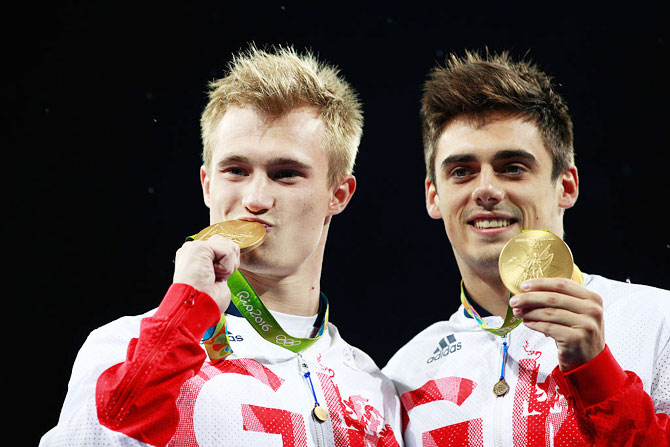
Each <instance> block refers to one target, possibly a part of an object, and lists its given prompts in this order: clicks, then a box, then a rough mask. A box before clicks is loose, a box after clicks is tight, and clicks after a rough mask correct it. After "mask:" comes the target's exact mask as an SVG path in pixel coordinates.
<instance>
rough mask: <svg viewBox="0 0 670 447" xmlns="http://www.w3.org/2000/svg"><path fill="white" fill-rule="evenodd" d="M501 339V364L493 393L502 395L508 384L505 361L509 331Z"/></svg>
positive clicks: (498, 395) (505, 392)
mask: <svg viewBox="0 0 670 447" xmlns="http://www.w3.org/2000/svg"><path fill="white" fill-rule="evenodd" d="M501 340H502V350H503V352H502V362H501V363H502V365H501V366H500V378H499V379H498V381H497V382H496V384H495V385H493V394H495V395H496V396H497V397H503V396H504V395H505V394H507V392H508V391H509V385H508V384H507V382H506V381H505V363H506V362H507V350H508V349H509V344H508V343H509V333H507V334H505V335H504V336H502V337H501Z"/></svg>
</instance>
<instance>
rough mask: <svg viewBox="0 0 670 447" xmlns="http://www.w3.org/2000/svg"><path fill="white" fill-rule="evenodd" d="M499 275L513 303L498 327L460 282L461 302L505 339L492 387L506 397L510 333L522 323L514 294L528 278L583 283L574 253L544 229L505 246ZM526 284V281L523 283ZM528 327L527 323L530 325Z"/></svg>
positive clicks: (524, 234) (499, 266)
mask: <svg viewBox="0 0 670 447" xmlns="http://www.w3.org/2000/svg"><path fill="white" fill-rule="evenodd" d="M498 270H499V272H500V278H501V280H502V282H503V284H505V286H506V287H507V288H508V289H509V291H510V299H511V300H512V301H510V305H508V307H507V313H506V316H505V320H504V322H503V324H502V326H500V327H499V328H491V327H489V326H488V325H487V324H486V323H484V322H483V321H482V319H481V317H480V316H479V315H478V314H477V312H476V311H475V310H474V308H473V307H472V306H471V305H470V303H469V302H467V299H466V298H465V294H464V293H463V290H462V284H461V301H462V302H463V305H464V307H465V310H466V311H467V312H468V313H469V314H470V315H471V316H472V317H473V318H475V320H476V321H477V322H478V323H479V325H480V326H481V328H482V329H484V330H486V331H488V332H491V333H493V334H496V335H499V336H501V337H505V338H504V342H503V354H502V358H503V360H502V366H501V371H500V378H499V380H498V382H497V383H496V384H495V385H494V387H493V392H494V393H495V394H496V396H504V395H505V394H506V393H507V392H508V391H509V385H508V384H507V382H506V381H505V378H504V376H505V374H504V373H505V360H506V357H507V348H508V346H507V340H506V336H507V334H508V333H509V332H510V331H512V330H513V329H514V328H516V327H517V326H518V325H519V324H521V323H522V321H523V320H522V318H521V316H522V315H521V314H520V313H519V311H517V310H515V309H513V307H512V305H511V304H512V303H515V301H514V299H515V298H514V296H515V295H518V294H521V293H524V292H525V291H526V290H522V284H524V282H525V281H528V280H533V279H539V278H547V279H550V281H552V280H553V282H554V284H555V279H556V278H568V279H573V280H574V281H575V285H577V283H581V273H580V272H579V270H578V269H577V266H575V265H574V263H573V259H572V253H571V252H570V249H569V248H568V246H567V245H566V244H565V242H563V240H562V239H561V238H559V237H558V236H556V235H554V234H552V233H550V232H549V231H545V230H525V231H523V232H521V233H519V234H518V235H517V236H515V237H513V238H512V239H510V240H509V241H508V242H507V243H506V244H505V246H504V247H503V249H502V251H501V253H500V257H499V259H498ZM524 285H525V284H524ZM531 324H532V323H531ZM527 326H528V324H527Z"/></svg>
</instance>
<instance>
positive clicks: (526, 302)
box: [509, 292, 602, 318]
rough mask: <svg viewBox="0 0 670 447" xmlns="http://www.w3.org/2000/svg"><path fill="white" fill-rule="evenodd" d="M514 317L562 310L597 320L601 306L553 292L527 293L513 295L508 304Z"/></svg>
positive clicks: (596, 301)
mask: <svg viewBox="0 0 670 447" xmlns="http://www.w3.org/2000/svg"><path fill="white" fill-rule="evenodd" d="M509 304H510V306H511V307H512V311H513V313H514V316H516V317H520V316H521V315H522V314H525V313H527V312H528V311H530V310H532V309H538V308H554V309H563V310H566V311H569V312H573V313H576V314H585V315H589V316H591V317H593V318H598V317H599V316H600V315H601V314H602V306H601V305H600V304H599V302H598V300H596V299H582V298H576V297H574V296H570V295H565V294H561V293H555V292H528V293H522V294H519V295H515V296H514V297H512V299H511V300H510V302H509Z"/></svg>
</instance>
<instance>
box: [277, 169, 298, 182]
mask: <svg viewBox="0 0 670 447" xmlns="http://www.w3.org/2000/svg"><path fill="white" fill-rule="evenodd" d="M300 175H301V174H300V172H298V171H296V170H294V169H282V170H280V171H277V172H276V173H275V174H274V178H275V179H276V180H290V179H294V178H296V177H300Z"/></svg>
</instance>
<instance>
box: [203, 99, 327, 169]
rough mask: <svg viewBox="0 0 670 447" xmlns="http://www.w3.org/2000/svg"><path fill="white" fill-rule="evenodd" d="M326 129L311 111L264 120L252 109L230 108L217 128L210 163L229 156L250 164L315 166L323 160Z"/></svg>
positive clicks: (290, 113)
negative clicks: (289, 162)
mask: <svg viewBox="0 0 670 447" xmlns="http://www.w3.org/2000/svg"><path fill="white" fill-rule="evenodd" d="M324 136H325V126H324V124H323V121H322V120H321V118H320V117H319V116H318V112H317V111H316V109H314V108H312V107H299V108H295V109H293V110H291V111H289V112H287V113H285V114H283V115H281V116H278V117H271V116H267V115H265V114H263V113H261V112H259V111H258V110H256V109H255V108H253V107H237V106H235V107H231V108H229V109H228V110H227V111H226V113H225V114H224V115H223V117H222V118H221V120H220V121H219V123H218V124H217V126H216V130H215V132H214V138H213V144H212V162H213V163H217V162H218V160H221V159H223V158H229V157H231V156H235V157H244V158H248V159H250V160H262V159H264V158H274V159H276V158H295V159H297V160H299V161H301V162H303V163H307V164H314V163H318V162H319V161H320V160H321V159H325V151H324V150H323V142H324Z"/></svg>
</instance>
